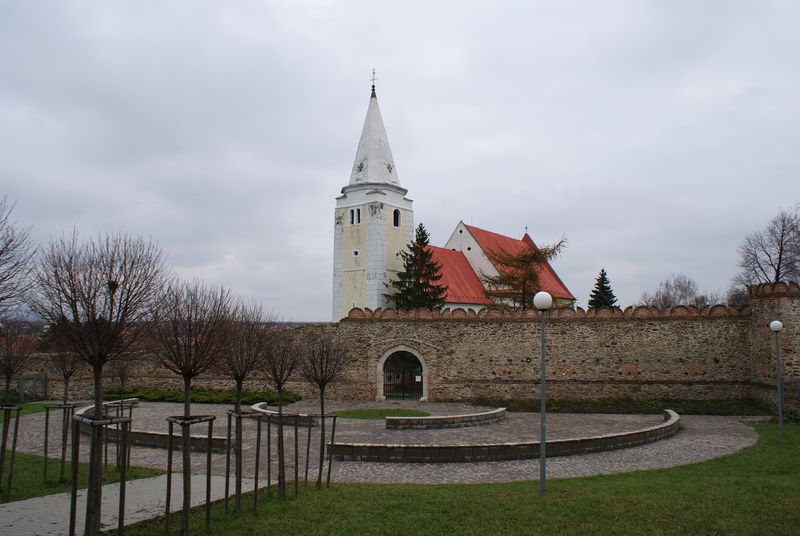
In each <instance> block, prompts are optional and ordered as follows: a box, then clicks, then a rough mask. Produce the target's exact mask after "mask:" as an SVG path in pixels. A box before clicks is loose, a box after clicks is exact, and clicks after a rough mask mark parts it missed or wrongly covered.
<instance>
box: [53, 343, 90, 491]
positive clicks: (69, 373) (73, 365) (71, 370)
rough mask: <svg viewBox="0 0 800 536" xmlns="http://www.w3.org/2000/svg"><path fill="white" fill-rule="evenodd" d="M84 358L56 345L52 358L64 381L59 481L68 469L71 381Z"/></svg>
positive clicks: (56, 370)
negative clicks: (68, 406)
mask: <svg viewBox="0 0 800 536" xmlns="http://www.w3.org/2000/svg"><path fill="white" fill-rule="evenodd" d="M82 365H83V360H82V359H81V357H80V356H79V355H78V354H74V353H72V352H67V351H63V350H61V349H58V348H57V347H56V352H55V354H54V355H53V356H52V357H51V358H50V361H49V366H50V368H51V369H52V370H53V371H54V372H55V373H56V374H58V375H59V376H61V381H62V382H64V395H63V397H62V405H63V406H64V407H62V408H61V417H62V418H61V470H60V472H59V482H62V483H63V482H65V481H66V479H65V478H64V472H65V470H66V459H67V439H68V438H69V428H70V426H69V424H70V423H69V418H70V416H71V415H72V408H67V405H68V404H69V382H70V380H72V378H73V377H74V376H75V375H76V374H77V373H78V372H80V370H81V367H82Z"/></svg>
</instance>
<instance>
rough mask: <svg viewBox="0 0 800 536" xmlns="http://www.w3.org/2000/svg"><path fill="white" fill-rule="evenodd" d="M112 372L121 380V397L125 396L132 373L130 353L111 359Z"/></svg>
mask: <svg viewBox="0 0 800 536" xmlns="http://www.w3.org/2000/svg"><path fill="white" fill-rule="evenodd" d="M110 365H111V372H112V373H113V374H114V377H115V378H116V379H117V381H118V382H119V390H120V395H119V396H120V398H125V392H126V389H127V384H128V378H129V377H130V373H131V359H130V355H121V356H119V357H118V358H117V359H112V360H111V363H110Z"/></svg>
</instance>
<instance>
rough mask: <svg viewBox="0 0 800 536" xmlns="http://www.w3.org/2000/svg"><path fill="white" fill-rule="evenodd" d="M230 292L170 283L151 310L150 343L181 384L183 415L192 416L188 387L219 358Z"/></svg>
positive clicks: (197, 283)
mask: <svg viewBox="0 0 800 536" xmlns="http://www.w3.org/2000/svg"><path fill="white" fill-rule="evenodd" d="M230 303H231V296H230V292H229V291H227V290H225V289H224V288H220V289H219V290H214V289H211V288H209V287H206V286H205V285H203V284H202V283H201V282H200V281H197V280H195V281H192V282H173V283H172V284H170V285H169V286H168V287H167V290H166V292H165V293H164V296H163V299H161V300H160V301H159V307H158V309H157V310H155V311H153V319H154V329H153V340H154V341H155V344H156V352H157V354H158V357H159V358H160V360H161V363H162V364H163V365H164V366H165V367H166V368H167V369H168V370H170V371H172V372H174V373H175V374H178V375H179V376H181V378H183V382H184V395H185V399H184V416H185V417H189V416H190V415H191V411H190V404H191V390H190V384H191V381H192V379H193V378H194V377H196V376H198V375H200V374H202V373H203V372H206V371H207V370H208V369H209V368H211V367H212V366H213V365H214V364H215V363H216V362H217V360H218V359H219V358H220V357H221V355H222V352H223V349H224V335H225V329H226V327H227V324H228V322H229V318H230Z"/></svg>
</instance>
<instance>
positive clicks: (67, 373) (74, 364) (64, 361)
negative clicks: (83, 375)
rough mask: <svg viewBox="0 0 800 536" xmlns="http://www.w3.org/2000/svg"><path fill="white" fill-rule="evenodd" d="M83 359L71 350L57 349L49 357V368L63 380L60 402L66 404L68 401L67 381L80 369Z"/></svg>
mask: <svg viewBox="0 0 800 536" xmlns="http://www.w3.org/2000/svg"><path fill="white" fill-rule="evenodd" d="M81 365H83V360H82V359H81V357H80V356H79V355H78V354H74V353H72V352H64V351H57V352H56V353H55V354H54V355H53V356H52V357H51V358H50V368H51V369H53V371H54V372H55V373H56V374H58V375H59V376H61V381H63V382H64V396H63V398H62V402H63V403H64V405H65V406H66V405H67V404H68V403H69V382H70V381H71V380H72V378H73V377H74V376H75V375H76V374H77V373H78V372H80V370H81Z"/></svg>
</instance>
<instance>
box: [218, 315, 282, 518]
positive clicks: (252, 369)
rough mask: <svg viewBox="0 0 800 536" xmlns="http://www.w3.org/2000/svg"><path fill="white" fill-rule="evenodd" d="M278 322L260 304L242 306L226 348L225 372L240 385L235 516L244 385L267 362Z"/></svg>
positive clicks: (238, 510)
mask: <svg viewBox="0 0 800 536" xmlns="http://www.w3.org/2000/svg"><path fill="white" fill-rule="evenodd" d="M273 324H274V320H273V318H272V317H271V315H268V314H266V313H265V312H264V309H263V308H262V307H261V306H260V305H258V304H256V303H251V304H245V303H242V302H239V303H237V304H236V306H235V307H234V308H233V313H232V314H231V321H230V323H229V326H228V332H227V335H226V337H225V348H224V352H223V356H222V360H221V363H220V366H221V368H222V369H223V370H224V371H225V372H226V373H227V374H228V376H230V377H231V378H233V381H234V382H235V383H236V399H235V401H234V411H235V412H236V415H237V416H239V418H237V419H236V430H235V435H236V445H235V450H234V458H235V461H234V463H235V466H236V471H235V472H236V483H235V486H236V492H235V495H236V499H235V507H234V512H236V513H241V511H242V419H241V414H242V387H243V385H244V381H245V380H246V379H248V378H249V377H251V376H252V375H253V374H255V373H256V371H257V370H258V367H259V365H260V364H261V363H262V362H263V361H264V356H265V351H266V346H267V344H268V342H269V341H268V338H269V333H270V329H271V327H272V325H273Z"/></svg>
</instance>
